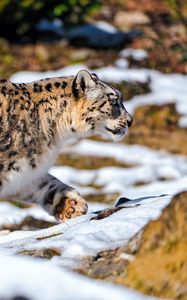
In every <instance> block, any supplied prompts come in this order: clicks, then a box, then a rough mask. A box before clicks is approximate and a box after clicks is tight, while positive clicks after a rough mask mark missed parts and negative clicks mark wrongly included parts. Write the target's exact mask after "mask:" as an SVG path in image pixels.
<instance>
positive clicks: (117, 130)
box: [105, 126, 127, 136]
mask: <svg viewBox="0 0 187 300" xmlns="http://www.w3.org/2000/svg"><path fill="white" fill-rule="evenodd" d="M105 129H106V130H107V131H109V132H111V133H112V134H114V135H119V136H122V135H124V134H125V133H126V132H127V127H126V126H125V127H122V126H120V127H117V128H115V129H111V128H108V127H107V126H105Z"/></svg>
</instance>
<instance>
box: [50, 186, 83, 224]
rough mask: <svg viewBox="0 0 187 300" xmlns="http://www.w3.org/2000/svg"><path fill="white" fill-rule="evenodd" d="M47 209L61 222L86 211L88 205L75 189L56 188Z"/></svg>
mask: <svg viewBox="0 0 187 300" xmlns="http://www.w3.org/2000/svg"><path fill="white" fill-rule="evenodd" d="M51 202H52V203H51V205H50V207H49V202H48V211H49V212H50V213H51V214H52V215H54V216H55V218H56V219H58V220H59V221H61V222H64V221H66V220H68V219H71V218H75V217H78V216H81V215H84V214H86V213H87V210H88V206H87V204H86V201H85V200H84V198H82V197H81V196H80V195H79V193H78V192H77V191H76V190H69V189H64V190H60V189H58V190H57V191H56V193H55V194H54V197H53V201H51Z"/></svg>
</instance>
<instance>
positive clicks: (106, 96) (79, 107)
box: [72, 70, 132, 140]
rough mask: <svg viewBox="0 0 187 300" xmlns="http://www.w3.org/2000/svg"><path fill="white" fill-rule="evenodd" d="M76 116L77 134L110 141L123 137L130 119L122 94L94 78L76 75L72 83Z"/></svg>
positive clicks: (86, 75) (89, 75) (80, 73)
mask: <svg viewBox="0 0 187 300" xmlns="http://www.w3.org/2000/svg"><path fill="white" fill-rule="evenodd" d="M72 94H73V96H74V104H75V103H76V105H75V106H76V113H75V114H74V117H73V118H74V123H75V124H76V128H77V130H78V131H79V132H82V133H84V132H85V134H87V133H88V134H98V133H100V134H105V135H107V136H108V137H110V138H112V139H113V140H119V139H121V138H123V137H124V136H125V134H126V133H127V131H128V128H129V127H130V126H131V124H132V117H131V115H130V114H129V113H128V112H127V111H126V109H125V107H124V105H123V96H122V94H121V93H120V92H119V91H118V90H116V89H115V88H113V87H112V86H111V85H109V84H107V83H106V82H104V81H102V80H99V78H98V77H97V75H96V74H90V73H89V72H88V71H85V70H82V71H79V72H78V74H77V75H76V77H75V78H74V80H73V83H72Z"/></svg>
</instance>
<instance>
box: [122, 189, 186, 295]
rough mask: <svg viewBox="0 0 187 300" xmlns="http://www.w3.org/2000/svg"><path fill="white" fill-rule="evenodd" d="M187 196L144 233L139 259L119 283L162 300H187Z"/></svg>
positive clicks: (178, 197)
mask: <svg viewBox="0 0 187 300" xmlns="http://www.w3.org/2000/svg"><path fill="white" fill-rule="evenodd" d="M186 225H187V192H183V193H180V194H178V195H176V196H175V197H174V198H173V199H172V201H171V203H170V204H169V205H168V206H167V207H166V208H165V209H164V210H163V213H162V215H161V216H160V218H159V219H158V220H155V221H152V222H150V223H149V224H148V225H147V226H146V227H145V229H144V231H143V234H142V237H141V239H140V244H139V248H138V250H137V255H136V259H135V260H134V261H133V262H131V263H130V264H129V266H128V268H127V276H124V277H121V276H119V277H118V278H117V279H116V282H117V283H120V284H124V285H127V286H128V287H131V288H135V289H138V290H139V291H141V292H143V293H146V294H149V295H154V296H159V297H162V298H172V299H181V300H185V299H187V255H186V253H187V226H186Z"/></svg>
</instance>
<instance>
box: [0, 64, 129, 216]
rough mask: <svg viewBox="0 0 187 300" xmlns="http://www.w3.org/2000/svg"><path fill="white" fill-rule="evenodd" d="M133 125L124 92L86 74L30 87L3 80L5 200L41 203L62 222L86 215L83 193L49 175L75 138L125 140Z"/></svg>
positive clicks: (0, 154)
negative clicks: (125, 104) (49, 170)
mask: <svg viewBox="0 0 187 300" xmlns="http://www.w3.org/2000/svg"><path fill="white" fill-rule="evenodd" d="M131 122H132V118H131V116H130V115H129V114H128V113H127V111H126V110H125V108H124V106H123V98H122V95H121V94H120V92H119V91H117V90H115V89H114V88H113V87H112V86H110V85H108V84H107V83H105V82H103V81H101V80H99V79H98V77H97V76H96V75H95V74H90V73H88V72H87V71H84V70H83V71H80V72H79V73H78V74H77V75H76V76H71V77H59V78H52V79H45V80H40V81H36V82H33V83H29V84H24V83H22V84H15V83H12V82H10V81H6V80H1V81H0V197H9V198H11V199H19V200H20V199H21V200H23V201H31V202H37V203H39V204H41V205H42V206H43V207H44V209H46V210H47V211H48V212H49V213H50V214H52V215H54V216H56V217H57V218H58V219H60V220H65V219H67V218H71V217H74V216H77V215H81V214H83V213H86V211H87V205H86V202H85V200H84V199H83V198H82V197H81V196H80V195H79V193H78V192H77V191H75V190H74V189H73V188H72V187H69V186H67V185H66V184H64V183H62V182H60V181H59V180H57V179H56V178H54V177H53V176H51V175H48V174H47V171H48V169H49V167H50V166H51V165H52V164H53V163H54V161H55V159H56V158H57V155H58V153H59V151H60V149H61V147H62V145H63V144H64V143H65V142H66V141H67V140H68V139H69V138H71V137H84V136H90V135H92V134H97V133H99V134H105V135H106V134H107V135H108V136H110V137H111V138H113V139H116V138H121V137H123V136H124V135H125V133H126V132H127V128H128V127H129V126H130V125H131Z"/></svg>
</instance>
